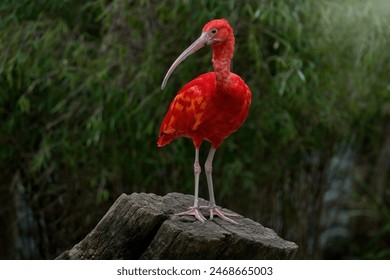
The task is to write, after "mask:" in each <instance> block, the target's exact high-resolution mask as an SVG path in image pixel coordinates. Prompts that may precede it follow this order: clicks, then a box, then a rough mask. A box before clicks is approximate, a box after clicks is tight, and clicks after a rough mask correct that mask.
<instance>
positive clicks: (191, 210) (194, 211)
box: [175, 207, 207, 223]
mask: <svg viewBox="0 0 390 280" xmlns="http://www.w3.org/2000/svg"><path fill="white" fill-rule="evenodd" d="M175 216H194V217H195V218H196V219H197V220H199V221H201V222H202V223H204V222H205V221H206V220H207V219H206V218H205V217H204V216H203V215H202V213H200V211H199V207H190V208H188V210H187V211H184V212H181V213H177V214H175Z"/></svg>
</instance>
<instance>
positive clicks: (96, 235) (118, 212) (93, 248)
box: [57, 193, 298, 260]
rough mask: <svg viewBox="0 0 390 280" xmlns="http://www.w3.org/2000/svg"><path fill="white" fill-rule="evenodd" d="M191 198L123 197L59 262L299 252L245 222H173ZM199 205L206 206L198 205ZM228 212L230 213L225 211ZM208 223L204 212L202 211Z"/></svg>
mask: <svg viewBox="0 0 390 280" xmlns="http://www.w3.org/2000/svg"><path fill="white" fill-rule="evenodd" d="M193 199H194V197H193V196H192V195H184V194H180V193H169V194H167V195H165V196H163V197H161V196H158V195H155V194H146V193H133V194H131V195H126V194H122V195H121V196H120V197H119V198H118V199H117V201H116V202H115V203H114V204H113V205H112V207H111V208H110V209H109V211H108V212H107V213H106V214H105V216H104V217H103V218H102V219H101V220H100V222H99V223H98V225H97V226H96V227H95V228H94V229H93V230H92V231H91V232H90V233H89V234H88V235H87V236H86V237H85V238H84V239H83V240H82V241H81V242H79V243H78V244H76V245H75V246H74V247H73V248H72V249H70V250H68V251H65V252H63V253H62V254H60V255H59V256H58V257H57V259H72V260H75V259H106V260H108V259H110V260H111V259H116V260H117V259H291V258H293V257H294V255H295V253H296V251H297V249H298V246H297V245H296V244H295V243H293V242H290V241H286V240H283V239H282V238H280V237H279V236H278V235H277V234H276V233H275V232H274V231H273V230H272V229H269V228H266V227H264V226H262V225H261V224H259V223H257V222H255V221H253V220H250V219H248V218H244V217H242V216H240V217H238V218H235V220H236V221H237V222H238V223H239V224H238V225H235V224H231V223H229V222H226V221H224V220H222V219H220V218H219V217H215V218H214V219H213V220H207V221H206V222H204V223H201V222H199V221H197V220H196V219H195V218H193V217H187V216H175V215H173V214H174V213H178V212H182V211H184V210H186V209H187V208H188V206H190V205H192V203H193ZM199 203H200V205H207V204H208V202H207V201H206V200H204V199H199ZM224 211H226V212H228V213H229V212H230V213H233V212H232V211H230V210H228V209H224ZM204 214H205V217H206V218H207V215H206V214H207V211H205V213H204Z"/></svg>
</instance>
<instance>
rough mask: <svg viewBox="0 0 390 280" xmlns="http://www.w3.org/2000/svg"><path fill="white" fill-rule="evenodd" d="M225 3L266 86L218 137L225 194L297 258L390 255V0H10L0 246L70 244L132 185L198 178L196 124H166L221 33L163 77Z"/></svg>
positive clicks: (44, 255)
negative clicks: (163, 135)
mask: <svg viewBox="0 0 390 280" xmlns="http://www.w3.org/2000/svg"><path fill="white" fill-rule="evenodd" d="M221 17H224V18H227V19H228V20H229V22H230V23H231V25H232V26H233V28H234V30H235V35H236V51H235V57H234V60H233V71H234V72H235V73H237V74H239V75H240V76H241V77H243V79H244V80H245V81H246V82H247V84H248V85H249V86H250V88H251V90H252V94H253V99H252V106H251V110H250V113H249V116H248V118H247V121H246V122H245V124H244V125H243V126H242V127H241V128H240V130H239V131H238V132H237V133H235V134H233V135H232V136H231V137H230V138H229V139H227V140H226V141H225V142H224V143H223V145H222V146H221V148H220V149H219V150H218V151H217V153H216V157H215V160H214V184H215V192H216V199H217V203H218V204H219V205H223V206H224V207H227V208H230V209H232V210H234V211H237V212H239V213H241V214H243V215H245V216H247V217H250V218H252V219H254V220H256V221H258V222H260V223H262V224H263V225H265V226H267V227H270V228H273V229H274V230H275V231H276V232H277V233H278V234H279V235H280V236H282V237H283V238H285V239H288V240H291V241H294V242H296V243H297V244H298V246H299V252H298V254H297V258H300V259H302V258H303V259H328V258H335V259H388V258H390V250H389V245H390V190H389V187H390V186H389V177H390V78H389V73H390V51H389V43H390V42H389V41H390V39H389V38H390V29H389V26H390V3H389V1H386V0H383V1H381V0H375V1H363V0H328V1H325V0H319V1H304V0H296V1H292V0H275V1H265V0H262V1H251V0H246V1H217V0H214V1H149V0H144V1H129V0H114V1H104V0H95V1H78V0H67V1H64V0H61V1H60V0H41V1H38V0H36V1H30V0H18V1H16V0H14V1H12V0H3V1H1V4H0V119H1V122H0V258H1V259H52V258H55V257H56V256H57V255H58V254H59V253H61V252H62V251H63V250H65V249H68V248H70V247H71V246H73V245H74V244H75V243H77V242H78V241H80V240H81V239H82V238H83V237H84V236H85V235H86V234H87V233H88V232H89V231H90V230H91V229H92V228H93V227H94V226H95V225H96V223H97V222H98V221H99V220H100V219H101V218H102V216H103V215H104V213H105V212H106V211H107V210H108V208H109V207H110V205H111V204H112V203H113V202H114V201H115V200H116V199H117V198H118V196H119V195H120V194H121V193H123V192H124V193H128V194H130V193H132V192H153V193H156V194H160V195H164V194H166V193H168V192H172V191H177V192H184V193H191V194H192V192H193V167H192V165H193V160H194V159H193V157H194V150H193V145H192V142H191V141H190V140H188V139H180V140H177V141H175V142H173V143H171V145H169V146H167V147H164V148H162V149H158V148H157V145H156V141H157V137H158V130H159V126H160V123H161V121H162V119H163V116H164V114H165V112H166V110H167V108H168V106H169V103H170V101H171V100H172V99H173V97H174V95H175V93H176V92H177V91H178V89H179V88H180V87H181V86H182V85H184V84H185V83H186V82H188V81H190V80H191V79H192V78H194V77H195V76H196V75H199V74H201V73H203V72H206V71H210V70H211V69H212V68H211V62H210V60H211V50H210V49H208V48H204V49H202V50H200V51H198V52H197V53H196V54H194V55H192V56H191V57H189V58H188V59H187V60H186V61H185V62H184V63H183V64H182V65H181V66H180V67H179V68H178V69H177V70H176V71H175V72H174V74H173V75H172V77H171V78H170V80H169V83H168V85H167V88H166V89H165V90H164V91H163V92H161V90H160V84H161V81H162V79H163V77H164V75H165V72H166V71H167V69H168V67H169V66H170V64H171V63H172V62H173V60H174V59H175V58H176V57H177V56H178V55H179V54H180V53H181V52H182V51H183V50H184V49H185V48H186V47H187V46H189V44H190V43H192V42H193V41H194V40H195V39H196V38H197V37H198V36H199V35H200V33H201V29H202V27H203V25H204V24H205V23H206V22H208V21H209V20H211V19H214V18H221ZM208 147H209V144H208V143H204V144H203V146H202V148H203V149H202V151H201V160H202V164H203V162H204V160H205V158H206V155H207V151H208ZM206 189H207V188H206V182H205V180H204V175H203V174H202V176H201V192H200V194H201V196H202V197H205V198H207V197H208V195H207V191H206Z"/></svg>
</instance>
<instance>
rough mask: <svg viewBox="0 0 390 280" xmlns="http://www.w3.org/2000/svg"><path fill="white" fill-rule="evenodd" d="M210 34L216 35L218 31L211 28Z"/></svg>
mask: <svg viewBox="0 0 390 280" xmlns="http://www.w3.org/2000/svg"><path fill="white" fill-rule="evenodd" d="M210 32H211V34H216V33H217V32H218V30H217V29H215V28H213V29H211V30H210Z"/></svg>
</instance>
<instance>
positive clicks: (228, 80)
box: [157, 19, 251, 148]
mask: <svg viewBox="0 0 390 280" xmlns="http://www.w3.org/2000/svg"><path fill="white" fill-rule="evenodd" d="M213 29H214V30H218V33H215V35H214V33H212V34H211V31H212V30H213ZM203 32H204V33H208V32H209V33H210V34H211V35H209V37H211V36H212V40H211V41H210V42H212V43H211V47H212V48H213V59H212V61H213V67H214V72H209V73H205V74H202V75H200V76H199V77H197V78H195V79H194V80H192V81H191V82H189V83H188V84H186V85H185V86H184V87H183V88H182V89H181V90H180V91H179V92H178V94H177V95H176V97H175V98H174V100H173V101H172V103H171V105H170V107H169V109H168V112H167V114H166V116H165V118H164V120H163V122H162V125H161V128H160V134H159V139H158V142H157V144H158V146H159V147H162V146H164V145H167V144H168V143H169V142H171V141H172V140H173V139H176V138H178V137H181V136H185V137H190V138H192V139H193V141H194V145H195V147H196V148H199V146H200V144H201V143H202V140H207V141H209V142H211V145H212V146H213V147H214V148H218V147H219V145H220V144H221V143H222V141H223V140H224V139H225V138H226V137H228V136H229V135H230V134H231V133H233V132H234V131H236V130H237V129H238V128H239V127H240V126H241V124H242V123H243V122H244V121H245V119H246V117H247V115H248V111H249V106H250V103H251V92H250V90H249V88H248V86H247V85H246V84H245V82H244V81H243V80H242V79H241V78H240V77H239V76H238V75H236V74H234V73H231V72H230V61H231V59H232V57H233V51H234V35H233V30H232V28H231V27H230V25H229V23H228V22H227V21H226V20H225V19H221V20H214V21H211V22H209V23H208V24H206V25H205V26H204V28H203Z"/></svg>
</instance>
